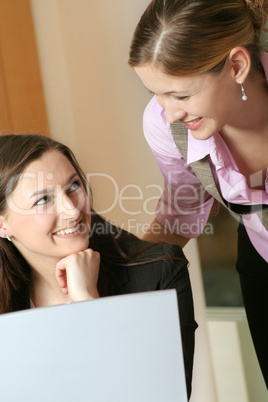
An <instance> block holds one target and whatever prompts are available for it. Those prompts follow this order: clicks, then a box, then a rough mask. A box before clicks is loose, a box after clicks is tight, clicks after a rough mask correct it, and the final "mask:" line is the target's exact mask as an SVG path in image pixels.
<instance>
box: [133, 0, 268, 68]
mask: <svg viewBox="0 0 268 402" xmlns="http://www.w3.org/2000/svg"><path fill="white" fill-rule="evenodd" d="M267 18H268V1H267V0H153V1H152V2H151V3H150V4H149V6H148V7H147V9H146V11H145V12H144V13H143V15H142V17H141V19H140V21H139V23H138V25H137V27H136V29H135V32H134V35H133V39H132V43H131V47H130V52H129V61H128V63H129V66H131V67H137V66H141V65H144V64H146V63H153V64H154V65H155V66H156V67H157V68H158V69H160V70H161V71H162V72H164V73H165V74H168V75H170V76H182V75H192V74H200V73H207V72H210V73H218V72H220V71H221V70H222V68H223V67H224V65H225V62H226V60H227V56H228V54H229V53H230V51H231V50H232V49H233V48H234V47H236V46H244V47H245V48H247V49H248V51H249V52H250V55H251V62H252V66H253V68H258V67H259V66H260V61H259V60H260V52H261V51H262V50H263V49H264V45H263V43H262V41H261V34H262V32H263V31H264V30H265V29H266V28H265V23H266V20H267Z"/></svg>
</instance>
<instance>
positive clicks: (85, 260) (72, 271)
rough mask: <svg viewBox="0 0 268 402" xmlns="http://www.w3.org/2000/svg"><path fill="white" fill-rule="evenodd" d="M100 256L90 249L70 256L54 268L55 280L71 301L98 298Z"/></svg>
mask: <svg viewBox="0 0 268 402" xmlns="http://www.w3.org/2000/svg"><path fill="white" fill-rule="evenodd" d="M99 267H100V254H99V253H98V252H96V251H93V250H91V249H87V250H85V251H81V252H79V253H77V254H71V255H69V256H68V257H65V258H63V259H62V260H60V261H59V262H58V264H57V266H56V278H57V281H58V283H59V285H60V287H61V288H62V290H63V292H64V293H65V294H67V293H68V294H69V295H70V297H71V299H72V300H73V301H78V300H87V299H91V298H95V297H99V294H98V291H97V283H98V277H99Z"/></svg>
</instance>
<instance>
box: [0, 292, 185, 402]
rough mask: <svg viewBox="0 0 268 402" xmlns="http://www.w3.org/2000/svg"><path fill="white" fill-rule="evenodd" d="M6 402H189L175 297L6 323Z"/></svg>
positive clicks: (151, 296)
mask: <svg viewBox="0 0 268 402" xmlns="http://www.w3.org/2000/svg"><path fill="white" fill-rule="evenodd" d="M0 379H1V384H0V401H3V402H61V401H62V402H173V401H174V402H175V401H176V402H186V401H187V396H186V395H187V394H186V384H185V376H184V366H183V356H182V348H181V336H180V326H179V317H178V307H177V295H176V291H175V290H164V291H155V292H145V293H136V294H131V295H124V296H114V297H106V298H101V299H95V300H92V301H86V302H79V303H72V304H68V305H61V306H54V307H46V308H39V309H33V310H27V311H23V312H16V313H9V314H4V315H2V316H0Z"/></svg>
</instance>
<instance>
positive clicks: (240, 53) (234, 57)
mask: <svg viewBox="0 0 268 402" xmlns="http://www.w3.org/2000/svg"><path fill="white" fill-rule="evenodd" d="M228 63H229V67H230V68H231V72H232V74H233V78H234V79H235V81H236V82H237V83H238V84H240V83H243V82H245V81H246V79H247V77H248V74H249V72H250V67H251V58H250V54H249V52H248V50H247V49H246V48H244V47H243V46H237V47H234V48H233V49H232V50H231V51H230V53H229V56H228Z"/></svg>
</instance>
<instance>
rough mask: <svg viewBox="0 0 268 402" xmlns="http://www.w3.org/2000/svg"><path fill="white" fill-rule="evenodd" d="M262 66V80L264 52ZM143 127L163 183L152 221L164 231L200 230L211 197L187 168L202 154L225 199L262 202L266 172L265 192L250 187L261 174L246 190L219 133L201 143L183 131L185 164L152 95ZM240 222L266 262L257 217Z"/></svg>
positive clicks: (266, 238) (267, 63) (267, 195)
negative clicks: (207, 158)
mask: <svg viewBox="0 0 268 402" xmlns="http://www.w3.org/2000/svg"><path fill="white" fill-rule="evenodd" d="M262 63H263V67H264V69H265V73H266V78H267V76H268V54H264V55H263V57H262ZM143 127H144V134H145V138H146V140H147V142H148V144H149V146H150V147H151V149H152V152H153V154H154V155H155V157H156V160H157V162H158V165H159V168H160V170H161V172H162V174H163V176H164V180H165V189H164V191H163V194H162V196H161V198H160V199H159V202H158V205H157V210H156V217H157V219H158V220H159V222H160V223H161V224H162V225H163V226H164V227H166V228H167V229H169V230H171V231H174V232H175V233H177V234H180V235H181V236H184V237H187V238H192V237H197V236H198V235H199V234H200V233H201V232H202V231H203V229H204V227H205V225H206V222H207V219H208V217H209V215H210V214H211V210H212V206H213V204H214V199H213V197H212V196H211V195H210V194H209V193H207V192H206V191H205V190H204V189H203V186H202V185H201V183H200V182H199V180H198V179H197V178H196V176H195V175H194V172H193V170H192V168H191V167H190V166H189V164H190V163H192V162H194V161H197V160H200V159H202V158H204V157H205V156H206V155H210V158H211V162H212V164H213V165H214V169H215V171H214V178H215V181H216V184H217V185H218V188H219V189H220V192H221V194H222V196H223V197H224V198H225V200H227V201H229V202H232V203H235V204H242V205H252V204H268V168H267V171H266V180H265V190H258V189H254V186H255V187H257V186H258V185H260V183H262V172H256V173H255V174H254V175H252V177H251V182H252V183H251V187H252V188H249V187H248V185H247V182H246V179H245V177H244V176H243V175H242V174H241V173H240V172H239V170H238V168H237V166H236V163H235V161H234V159H233V158H232V155H231V153H230V152H229V150H228V148H227V146H226V144H225V142H224V141H223V139H222V137H221V136H220V134H219V133H217V134H215V135H214V136H213V137H211V138H209V139H207V140H198V139H195V138H194V137H193V136H192V135H191V131H190V130H188V155H187V161H186V160H185V158H184V157H183V155H182V154H181V152H180V151H179V149H178V148H177V146H176V144H175V143H174V141H173V137H172V133H171V128H170V125H169V123H168V122H167V120H166V115H165V111H164V109H163V108H161V106H160V105H159V104H158V102H157V100H156V97H155V96H154V97H153V98H152V99H151V101H150V102H149V103H148V105H147V107H146V109H145V112H144V119H143ZM267 159H268V157H267ZM267 165H268V163H267ZM214 207H215V204H214ZM212 213H213V212H212ZM243 222H244V225H245V227H246V230H247V233H248V236H249V238H250V240H251V242H252V244H253V245H254V247H255V249H256V250H257V251H258V253H259V254H260V255H261V256H262V257H263V258H264V259H265V260H266V261H267V262H268V232H267V230H266V229H265V228H264V226H263V225H262V223H261V222H260V220H259V218H258V216H257V214H250V215H244V216H243Z"/></svg>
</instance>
